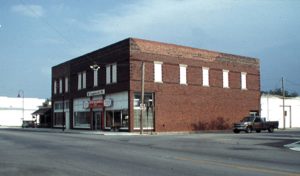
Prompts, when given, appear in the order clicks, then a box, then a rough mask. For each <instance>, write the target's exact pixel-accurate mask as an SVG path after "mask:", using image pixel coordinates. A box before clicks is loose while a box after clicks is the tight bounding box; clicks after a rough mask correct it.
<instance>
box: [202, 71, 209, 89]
mask: <svg viewBox="0 0 300 176" xmlns="http://www.w3.org/2000/svg"><path fill="white" fill-rule="evenodd" d="M202 85H203V86H205V87H209V68H208V67H202Z"/></svg>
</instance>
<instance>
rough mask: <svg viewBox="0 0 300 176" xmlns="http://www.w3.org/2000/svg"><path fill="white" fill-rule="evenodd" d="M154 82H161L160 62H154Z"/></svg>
mask: <svg viewBox="0 0 300 176" xmlns="http://www.w3.org/2000/svg"><path fill="white" fill-rule="evenodd" d="M154 82H162V62H154Z"/></svg>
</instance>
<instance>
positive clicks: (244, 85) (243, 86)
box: [241, 72, 247, 90]
mask: <svg viewBox="0 0 300 176" xmlns="http://www.w3.org/2000/svg"><path fill="white" fill-rule="evenodd" d="M241 89H242V90H247V73H246V72H241Z"/></svg>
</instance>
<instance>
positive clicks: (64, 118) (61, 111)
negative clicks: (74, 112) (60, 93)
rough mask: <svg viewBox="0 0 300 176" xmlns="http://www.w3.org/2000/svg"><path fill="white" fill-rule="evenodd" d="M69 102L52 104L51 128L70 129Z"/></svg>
mask: <svg viewBox="0 0 300 176" xmlns="http://www.w3.org/2000/svg"><path fill="white" fill-rule="evenodd" d="M69 119H70V113H69V101H68V100H65V101H56V102H54V111H53V127H54V128H65V129H70V125H69V124H70V120H69Z"/></svg>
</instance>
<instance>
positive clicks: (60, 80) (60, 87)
mask: <svg viewBox="0 0 300 176" xmlns="http://www.w3.org/2000/svg"><path fill="white" fill-rule="evenodd" d="M62 85H63V81H62V79H61V78H60V79H59V93H62V90H63V87H62Z"/></svg>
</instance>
